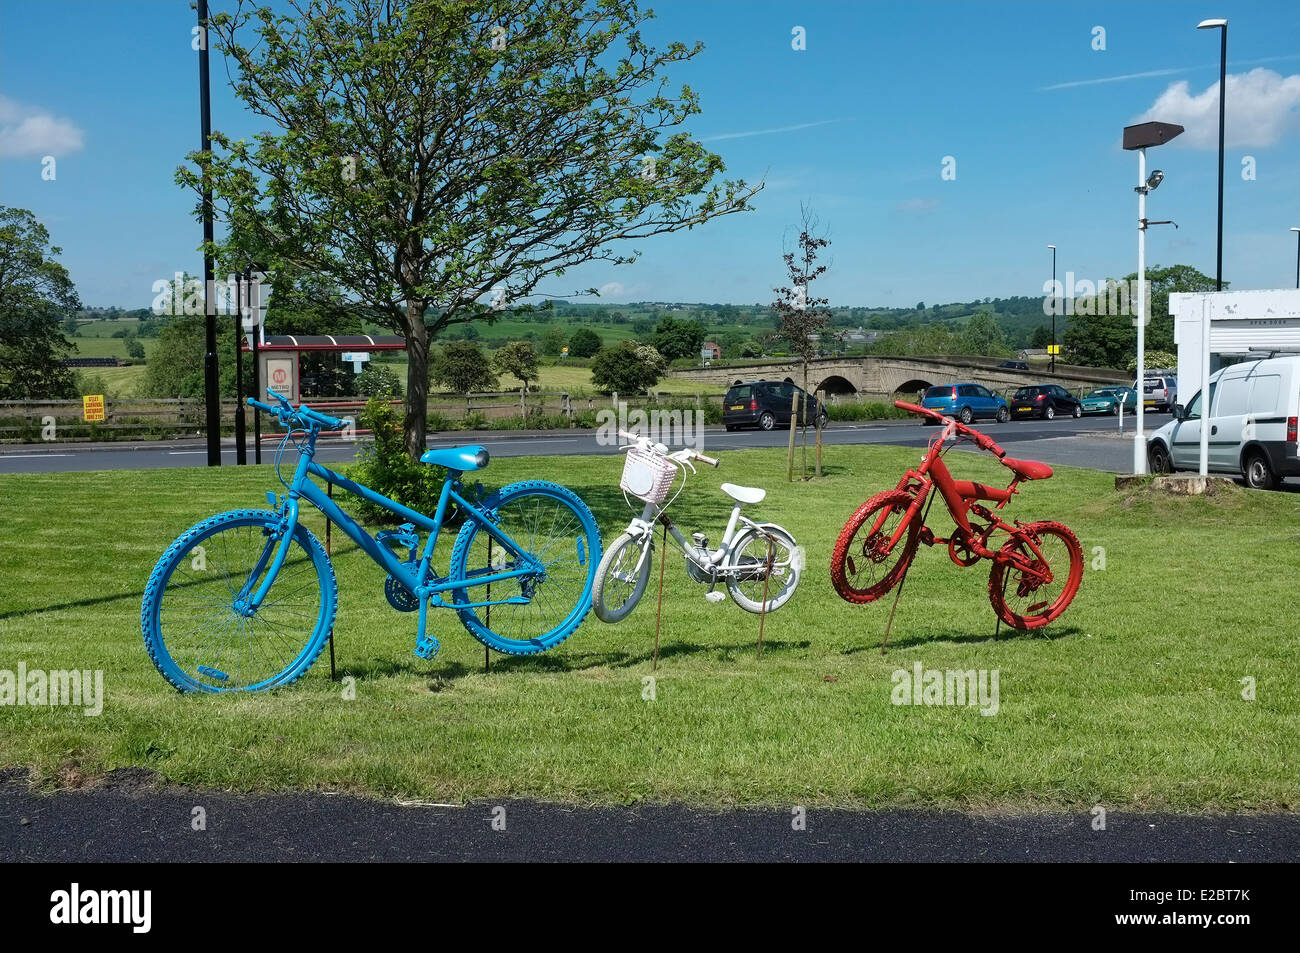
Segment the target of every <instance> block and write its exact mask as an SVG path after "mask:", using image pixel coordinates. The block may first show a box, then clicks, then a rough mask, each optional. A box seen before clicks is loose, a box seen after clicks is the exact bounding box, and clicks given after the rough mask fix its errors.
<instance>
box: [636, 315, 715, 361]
mask: <svg viewBox="0 0 1300 953" xmlns="http://www.w3.org/2000/svg"><path fill="white" fill-rule="evenodd" d="M706 333H707V332H706V331H705V330H704V325H702V324H700V322H698V321H687V320H678V319H677V318H674V317H672V316H671V315H665V316H664V317H663V318H661V319H660V320H659V323H658V324H657V325H655V333H654V336H653V337H652V338H651V339H650V343H651V344H652V345H654V347H655V350H657V351H658V352H659V353H660V354H662V355H663V357H664V360H666V361H675V360H677V359H678V358H683V357H693V358H698V357H699V356H700V347H701V346H702V345H703V344H704V335H705V334H706Z"/></svg>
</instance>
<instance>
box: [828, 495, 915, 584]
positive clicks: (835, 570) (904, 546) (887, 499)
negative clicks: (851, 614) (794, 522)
mask: <svg viewBox="0 0 1300 953" xmlns="http://www.w3.org/2000/svg"><path fill="white" fill-rule="evenodd" d="M912 500H913V498H912V495H911V494H910V493H907V492H906V491H904V490H889V491H887V492H885V493H877V494H876V495H875V496H873V497H872V498H871V499H869V500H867V502H865V503H863V504H862V505H861V506H859V507H858V510H857V512H856V513H854V514H853V516H851V517H850V518H849V521H848V522H847V523H845V524H844V529H842V530H840V536H839V539H837V540H836V541H835V549H834V550H833V551H832V552H831V583H832V585H834V586H835V591H836V592H838V593H839V594H840V598H842V599H844V600H845V601H846V602H854V603H858V604H865V603H868V602H874V601H875V600H877V599H879V598H880V597H881V596H883V595H884V594H885V593H887V592H889V590H891V589H893V588H894V586H896V585H898V581H899V580H900V579H902V578H903V573H905V572H906V571H907V566H908V564H909V563H910V562H911V561H912V557H913V556H914V555H916V542H917V536H918V535H919V533H920V531H921V520H920V519H919V518H917V517H913V518H912V519H910V520H909V519H908V518H907V511H908V508H909V507H911V505H912ZM900 528H901V529H902V534H901V535H899V530H900ZM895 536H898V541H897V542H896V543H894V544H893V545H892V546H891V545H890V540H892V539H894V537H895Z"/></svg>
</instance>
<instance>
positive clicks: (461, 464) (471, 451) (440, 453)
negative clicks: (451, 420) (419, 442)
mask: <svg viewBox="0 0 1300 953" xmlns="http://www.w3.org/2000/svg"><path fill="white" fill-rule="evenodd" d="M420 462H421V463H432V464H433V465H434V466H437V467H446V468H447V469H448V470H459V471H460V472H461V473H469V472H471V471H473V470H482V469H483V468H484V467H485V466H487V465H488V452H487V448H486V447H477V446H473V447H441V448H439V449H437V450H426V451H425V452H424V455H423V456H421V457H420Z"/></svg>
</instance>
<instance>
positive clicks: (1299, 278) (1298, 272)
mask: <svg viewBox="0 0 1300 953" xmlns="http://www.w3.org/2000/svg"><path fill="white" fill-rule="evenodd" d="M1291 231H1293V232H1295V233H1296V236H1295V286H1296V287H1297V288H1300V228H1296V227H1295V226H1294V225H1292V226H1291Z"/></svg>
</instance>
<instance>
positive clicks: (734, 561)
mask: <svg viewBox="0 0 1300 953" xmlns="http://www.w3.org/2000/svg"><path fill="white" fill-rule="evenodd" d="M769 536H770V537H771V540H770V544H769V539H768V537H769ZM769 545H770V555H771V560H772V563H771V565H772V570H771V574H770V575H769V574H768V572H767V565H768V556H769ZM723 568H724V569H726V570H727V591H728V592H730V593H731V599H732V601H733V602H735V603H736V605H738V606H740V608H742V609H744V610H746V611H747V612H762V611H763V604H764V603H763V590H764V586H766V589H767V611H768V612H774V611H775V610H777V609H779V608H781V607H782V606H783V605H785V604H786V603H787V602H789V601H790V597H791V596H793V595H794V591H795V589H796V588H798V586H799V577H800V576H802V575H803V553H802V551H800V549H799V547H798V546H797V545H796V544H795V541H794V537H793V536H791V535H790V534H789V533H787V532H786V531H785V530H783V529H781V528H780V527H779V526H766V527H764V528H763V531H759V530H756V529H754V528H752V527H750V528H748V529H745V530H744V531H742V532H741V533H740V535H738V536H737V537H736V541H735V545H734V547H733V548H732V550H731V555H730V556H729V557H728V558H727V562H726V565H725V566H724V567H723Z"/></svg>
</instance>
